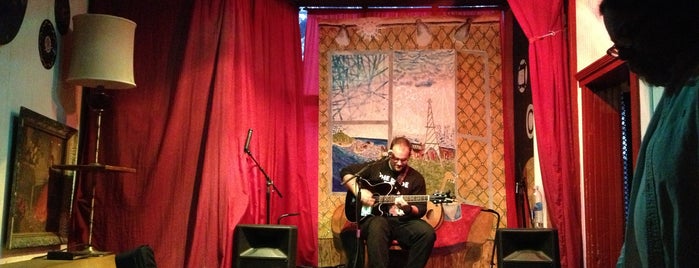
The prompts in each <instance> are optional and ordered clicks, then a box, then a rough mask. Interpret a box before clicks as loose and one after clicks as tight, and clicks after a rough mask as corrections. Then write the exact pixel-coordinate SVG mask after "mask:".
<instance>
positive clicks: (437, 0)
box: [290, 0, 507, 8]
mask: <svg viewBox="0 0 699 268" xmlns="http://www.w3.org/2000/svg"><path fill="white" fill-rule="evenodd" d="M290 1H291V2H292V3H294V4H296V5H297V6H299V7H308V8H314V7H316V8H343V7H458V8H479V7H506V6H507V0H451V1H449V0H412V1H407V0H290Z"/></svg>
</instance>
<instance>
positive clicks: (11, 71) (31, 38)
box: [0, 0, 87, 263]
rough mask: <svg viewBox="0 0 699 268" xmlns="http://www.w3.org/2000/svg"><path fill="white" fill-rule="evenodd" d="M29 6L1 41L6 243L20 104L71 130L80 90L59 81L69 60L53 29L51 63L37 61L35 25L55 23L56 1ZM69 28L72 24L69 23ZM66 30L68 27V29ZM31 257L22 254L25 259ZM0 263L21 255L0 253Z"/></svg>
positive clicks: (74, 0) (82, 2) (0, 180)
mask: <svg viewBox="0 0 699 268" xmlns="http://www.w3.org/2000/svg"><path fill="white" fill-rule="evenodd" d="M25 2H26V3H27V10H26V12H25V15H24V21H23V22H22V25H21V28H20V30H19V32H18V33H17V36H16V37H15V38H14V39H13V40H12V41H10V42H9V43H7V44H5V45H0V193H2V198H0V208H2V214H0V222H2V223H3V226H2V230H0V231H1V233H0V242H2V243H1V244H2V246H4V241H5V233H6V230H5V228H6V226H5V224H4V223H5V221H6V219H5V215H6V214H7V210H8V207H9V204H8V198H7V194H9V191H10V189H9V188H10V185H11V184H10V183H11V178H12V164H11V163H10V161H11V159H12V156H11V153H12V146H13V144H12V138H13V132H14V129H13V122H14V121H15V120H14V118H15V117H16V116H17V115H18V114H19V109H20V107H21V106H24V107H27V108H29V109H31V110H33V111H35V112H37V113H40V114H42V115H44V116H47V117H49V118H52V119H55V120H56V121H58V122H61V123H63V124H66V125H68V126H70V127H73V128H75V129H78V128H79V121H80V109H79V108H80V90H79V88H75V87H71V86H68V85H66V84H65V83H64V82H62V79H61V78H60V77H61V75H62V72H65V70H67V68H66V67H65V61H66V59H67V58H68V57H67V54H69V53H67V52H66V51H65V49H63V46H62V45H61V43H62V40H63V36H61V34H60V33H59V32H58V30H57V29H56V34H57V36H58V44H59V49H58V53H57V59H56V63H55V64H54V66H53V67H52V68H51V69H49V70H47V69H45V68H44V67H43V65H42V64H41V59H40V57H39V49H38V37H39V28H40V26H41V23H42V22H43V21H44V20H45V19H48V20H50V21H51V22H52V23H53V24H54V27H55V25H56V20H55V16H54V2H55V1H47V0H43V1H25ZM70 6H71V7H70V8H71V15H76V14H81V13H85V12H86V10H87V0H71V1H70ZM71 28H72V23H71ZM69 32H70V31H69ZM27 257H30V256H24V258H27ZM0 258H2V259H0V263H4V262H8V261H13V260H16V259H21V258H23V257H13V258H6V257H5V256H0Z"/></svg>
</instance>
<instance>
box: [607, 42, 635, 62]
mask: <svg viewBox="0 0 699 268" xmlns="http://www.w3.org/2000/svg"><path fill="white" fill-rule="evenodd" d="M630 52H631V47H620V46H617V45H616V44H614V45H612V46H611V47H610V48H608V49H607V55H609V56H612V57H614V58H617V59H620V60H627V59H628V58H629V54H630Z"/></svg>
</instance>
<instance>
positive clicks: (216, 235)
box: [71, 0, 318, 267]
mask: <svg viewBox="0 0 699 268" xmlns="http://www.w3.org/2000/svg"><path fill="white" fill-rule="evenodd" d="M90 12H91V13H106V14H112V15H117V16H121V17H124V18H128V19H131V20H133V21H135V22H136V23H137V28H136V44H135V55H134V73H135V79H136V83H137V84H138V86H137V88H135V89H130V90H124V91H119V92H116V91H112V92H110V94H111V95H113V96H114V99H113V108H112V109H110V110H108V111H107V114H106V115H105V118H104V120H103V129H102V130H103V131H102V144H103V145H102V150H101V153H100V156H101V158H102V159H101V162H104V163H107V164H112V165H122V166H130V167H134V168H136V169H137V173H134V174H130V173H106V174H102V173H81V174H80V176H79V186H78V189H77V192H76V197H77V199H76V204H77V206H76V208H77V212H76V213H74V216H75V221H74V222H75V224H74V225H73V228H72V232H71V233H72V235H71V244H73V245H75V244H79V243H85V242H87V234H86V232H87V229H88V228H87V226H88V224H87V219H88V218H89V201H88V200H89V198H90V196H91V194H90V189H91V185H92V183H93V182H94V183H95V185H96V203H95V216H94V219H95V221H94V230H93V241H92V242H93V244H94V245H95V246H96V247H97V248H98V249H101V250H109V251H115V252H119V251H123V250H127V249H130V248H134V247H136V246H138V245H141V244H148V245H150V246H152V247H153V248H154V251H155V255H156V261H157V263H158V266H159V267H231V263H232V261H233V247H232V246H233V231H234V228H235V226H236V225H237V224H239V223H260V224H261V223H265V222H266V217H267V216H268V215H267V214H266V206H265V204H266V201H265V199H266V198H265V193H266V191H267V184H266V178H265V176H264V174H263V172H261V171H260V169H258V167H257V166H256V165H255V163H254V162H253V160H252V158H251V157H249V156H248V155H247V154H245V153H244V152H243V147H244V144H245V142H246V137H247V132H248V129H253V137H252V141H251V143H250V150H251V154H252V156H253V157H254V159H256V160H257V162H259V166H260V167H261V168H262V169H264V171H265V173H266V174H268V175H269V177H270V179H271V180H272V181H273V182H274V186H276V188H277V189H279V192H280V193H281V195H282V197H281V198H280V197H279V195H278V194H277V192H274V193H272V194H271V207H270V210H271V213H270V215H269V217H270V218H271V223H272V224H276V223H277V218H278V217H279V216H280V215H282V214H285V213H299V215H298V216H293V217H288V218H284V219H283V220H282V221H281V223H282V224H289V225H296V226H298V254H297V263H298V264H302V265H316V264H317V261H318V260H317V241H318V239H317V229H318V227H317V226H318V223H317V215H318V213H317V206H316V204H317V193H316V191H308V189H316V187H317V160H313V158H312V157H310V158H309V157H307V152H308V151H316V152H317V141H316V136H315V135H316V133H313V134H312V135H307V133H306V131H307V130H308V127H307V125H312V126H315V125H317V119H316V121H312V120H313V119H314V118H307V116H306V115H308V114H312V113H313V112H314V111H315V113H317V103H316V104H315V105H312V106H311V105H307V104H308V102H307V101H306V102H305V100H306V97H305V95H304V91H303V87H302V82H301V81H302V79H301V77H302V64H301V46H300V35H299V25H298V10H297V9H296V7H295V6H293V4H292V3H291V2H290V1H285V0H249V1H237V0H211V1H187V0H174V1H168V2H167V3H166V4H165V3H156V2H153V1H141V0H122V1H93V2H92V3H91V6H90ZM312 97H313V96H311V98H312ZM304 104H306V105H304ZM306 108H310V109H311V110H310V111H308V110H305V109H306ZM86 121H88V122H89V121H92V120H91V119H86ZM90 128H91V126H86V127H84V128H83V129H90ZM311 129H312V127H311ZM91 135H92V136H94V134H91ZM307 136H310V137H311V138H310V139H307ZM92 139H94V138H92ZM89 147H90V146H89V142H88V143H87V144H86V145H85V146H84V148H86V150H83V152H85V153H89V152H90V149H89ZM91 157H93V156H87V157H85V158H86V159H91ZM84 161H87V160H84Z"/></svg>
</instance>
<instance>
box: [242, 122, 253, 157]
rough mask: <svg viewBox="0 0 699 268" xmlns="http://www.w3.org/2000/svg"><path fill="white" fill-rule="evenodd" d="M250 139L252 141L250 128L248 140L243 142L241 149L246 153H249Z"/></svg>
mask: <svg viewBox="0 0 699 268" xmlns="http://www.w3.org/2000/svg"><path fill="white" fill-rule="evenodd" d="M250 139H252V128H251V129H248V139H247V140H245V148H243V151H244V152H246V153H248V154H249V153H250Z"/></svg>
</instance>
